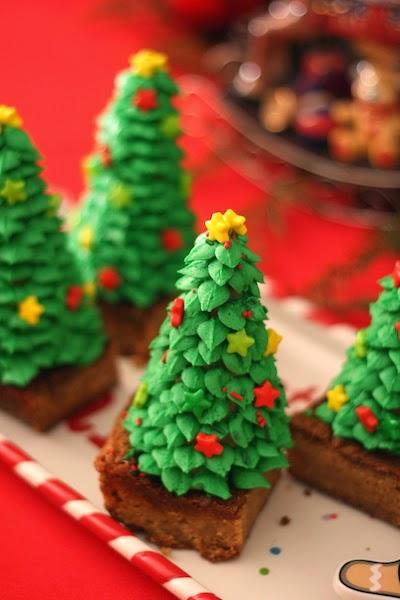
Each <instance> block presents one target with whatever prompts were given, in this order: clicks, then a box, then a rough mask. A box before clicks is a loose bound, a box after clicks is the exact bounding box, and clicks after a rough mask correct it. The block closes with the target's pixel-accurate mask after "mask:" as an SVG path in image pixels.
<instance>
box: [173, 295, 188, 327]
mask: <svg viewBox="0 0 400 600" xmlns="http://www.w3.org/2000/svg"><path fill="white" fill-rule="evenodd" d="M184 316H185V301H184V299H183V298H175V300H174V301H173V303H172V306H171V311H170V313H169V320H170V323H171V325H172V327H179V325H180V324H181V323H182V321H183V317H184Z"/></svg>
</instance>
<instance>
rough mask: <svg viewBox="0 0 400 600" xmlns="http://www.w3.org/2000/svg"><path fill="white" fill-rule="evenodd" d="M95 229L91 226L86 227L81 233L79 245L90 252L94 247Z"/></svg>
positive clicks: (82, 228)
mask: <svg viewBox="0 0 400 600" xmlns="http://www.w3.org/2000/svg"><path fill="white" fill-rule="evenodd" d="M93 238H94V235H93V229H92V228H91V227H90V225H84V226H83V227H81V230H80V232H79V245H80V247H81V248H84V249H85V250H90V248H91V247H92V246H93Z"/></svg>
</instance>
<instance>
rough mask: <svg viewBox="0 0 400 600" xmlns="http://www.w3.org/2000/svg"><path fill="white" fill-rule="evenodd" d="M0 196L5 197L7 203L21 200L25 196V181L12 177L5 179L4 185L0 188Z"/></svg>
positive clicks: (24, 198)
mask: <svg viewBox="0 0 400 600" xmlns="http://www.w3.org/2000/svg"><path fill="white" fill-rule="evenodd" d="M0 196H2V197H3V198H5V199H6V200H7V202H8V204H16V203H17V202H23V201H24V200H26V198H27V195H26V191H25V182H24V181H15V180H13V179H6V182H5V184H4V186H3V187H2V189H1V190H0Z"/></svg>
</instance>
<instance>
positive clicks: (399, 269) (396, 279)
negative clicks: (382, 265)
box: [393, 260, 400, 288]
mask: <svg viewBox="0 0 400 600" xmlns="http://www.w3.org/2000/svg"><path fill="white" fill-rule="evenodd" d="M393 283H394V287H397V288H398V287H400V260H397V261H396V262H395V264H394V269H393Z"/></svg>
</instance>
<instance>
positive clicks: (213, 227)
mask: <svg viewBox="0 0 400 600" xmlns="http://www.w3.org/2000/svg"><path fill="white" fill-rule="evenodd" d="M245 222H246V218H245V217H242V216H241V215H238V214H236V213H235V211H233V210H232V209H231V208H228V210H227V211H225V213H224V214H222V213H220V212H216V213H213V214H212V215H211V219H209V220H208V221H206V227H207V230H208V238H209V239H210V240H217V242H220V243H221V244H223V243H224V242H227V241H228V240H229V236H230V233H237V234H238V235H245V234H246V233H247V227H246V225H245Z"/></svg>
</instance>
